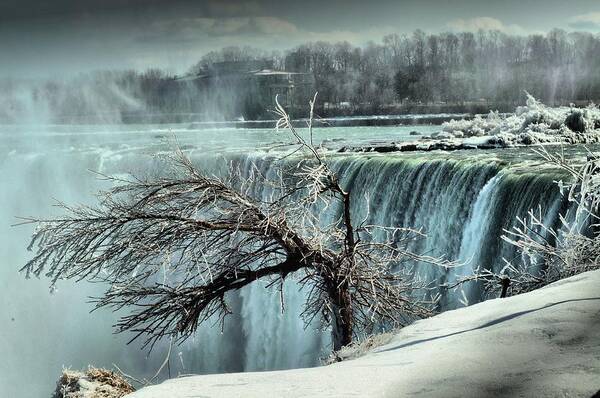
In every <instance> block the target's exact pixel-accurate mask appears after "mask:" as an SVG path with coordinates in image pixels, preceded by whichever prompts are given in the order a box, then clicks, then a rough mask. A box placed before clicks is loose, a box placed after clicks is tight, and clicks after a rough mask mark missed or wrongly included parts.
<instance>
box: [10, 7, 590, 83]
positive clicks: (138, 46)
mask: <svg viewBox="0 0 600 398" xmlns="http://www.w3.org/2000/svg"><path fill="white" fill-rule="evenodd" d="M554 27H558V28H562V29H565V30H567V31H571V30H583V31H589V32H593V33H600V1H599V0H568V1H566V0H503V1H501V0H496V1H481V0H454V1H453V0H445V1H434V0H381V1H378V0H371V1H365V0H360V1H359V0H345V1H344V0H333V1H327V0H305V1H300V0H298V1H288V0H279V1H274V0H255V1H242V0H195V1H194V0H171V1H158V0H45V1H36V0H0V76H22V77H34V76H57V75H69V74H72V73H76V72H78V71H89V70H96V69H106V68H119V69H121V68H135V69H145V68H147V67H151V66H156V67H162V68H167V69H170V70H171V71H173V72H177V73H179V72H182V71H185V70H186V69H187V68H188V67H189V66H191V65H192V64H193V63H194V62H196V61H197V60H198V59H199V58H200V57H201V56H202V54H204V53H206V52H208V51H210V50H214V49H218V48H221V47H224V46H229V45H239V46H244V45H249V46H253V47H260V48H265V49H286V48H290V47H293V46H295V45H297V44H300V43H303V42H307V41H315V40H328V41H338V40H348V41H350V42H352V43H354V44H364V43H366V42H367V41H369V40H374V41H379V40H381V38H382V37H383V36H384V35H385V34H387V33H391V32H397V33H408V32H411V31H413V30H415V29H417V28H420V29H423V30H425V31H428V32H441V31H451V30H454V31H458V30H477V29H479V28H490V29H499V30H502V31H505V32H508V33H516V34H526V33H532V32H546V31H548V30H550V29H552V28H554Z"/></svg>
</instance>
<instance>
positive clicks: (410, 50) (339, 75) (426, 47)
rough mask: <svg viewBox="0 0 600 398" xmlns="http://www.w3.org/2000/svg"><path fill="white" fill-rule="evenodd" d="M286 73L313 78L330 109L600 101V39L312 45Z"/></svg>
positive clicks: (478, 37) (475, 37) (445, 38)
mask: <svg viewBox="0 0 600 398" xmlns="http://www.w3.org/2000/svg"><path fill="white" fill-rule="evenodd" d="M284 65H285V67H286V68H287V69H289V70H294V71H310V72H312V73H313V74H314V76H315V79H316V85H317V87H316V88H317V90H318V91H319V93H320V97H321V100H323V101H329V102H332V103H339V102H344V101H347V102H350V103H356V104H364V103H370V104H373V105H374V106H381V105H385V104H391V103H395V102H417V103H418V102H422V103H432V102H450V103H462V102H467V101H470V102H472V101H482V100H484V101H487V102H497V103H506V102H515V101H522V100H523V98H524V96H523V90H526V91H528V92H529V93H531V94H532V95H533V96H535V97H536V98H539V99H541V100H542V101H544V102H546V103H555V102H564V101H579V100H581V101H586V100H593V99H598V98H600V35H595V36H594V35H592V34H589V33H566V32H564V31H562V30H552V31H551V32H549V33H548V34H546V35H538V34H536V35H530V36H512V35H507V34H504V33H501V32H498V31H479V32H478V33H470V32H465V33H458V34H456V33H442V34H426V33H424V32H422V31H420V30H418V31H416V32H414V33H413V34H412V35H410V36H407V35H396V34H392V35H388V36H385V37H384V38H383V41H382V43H380V44H376V43H369V44H368V45H367V46H365V47H364V48H359V47H354V46H352V45H350V44H348V43H335V44H330V43H324V42H318V43H311V44H307V45H303V46H300V47H298V48H296V49H294V50H292V51H290V52H289V53H287V54H286V55H285V60H284Z"/></svg>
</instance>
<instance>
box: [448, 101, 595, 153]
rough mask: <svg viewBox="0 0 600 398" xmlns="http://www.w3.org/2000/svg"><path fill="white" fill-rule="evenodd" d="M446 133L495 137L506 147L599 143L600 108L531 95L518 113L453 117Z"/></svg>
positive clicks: (461, 135) (456, 135) (460, 135)
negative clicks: (553, 103) (548, 101)
mask: <svg viewBox="0 0 600 398" xmlns="http://www.w3.org/2000/svg"><path fill="white" fill-rule="evenodd" d="M442 131H443V134H445V135H446V136H447V135H450V136H454V137H482V136H494V139H495V141H497V142H498V143H500V144H503V146H508V145H515V144H522V145H531V144H538V143H547V142H565V143H571V144H574V143H585V142H590V141H591V142H596V141H597V139H598V135H599V133H600V109H598V108H597V107H596V106H594V105H590V106H589V107H587V108H585V109H579V108H569V107H559V108H551V107H547V106H545V105H543V104H542V103H540V102H539V101H537V100H536V99H535V98H533V97H532V96H531V95H529V94H527V104H526V105H525V106H521V107H518V108H517V109H516V111H515V113H514V114H509V115H500V114H499V113H498V112H490V113H489V114H488V115H487V116H486V117H482V116H479V115H478V116H476V117H475V118H474V119H472V120H464V119H463V120H451V121H449V122H446V123H443V124H442Z"/></svg>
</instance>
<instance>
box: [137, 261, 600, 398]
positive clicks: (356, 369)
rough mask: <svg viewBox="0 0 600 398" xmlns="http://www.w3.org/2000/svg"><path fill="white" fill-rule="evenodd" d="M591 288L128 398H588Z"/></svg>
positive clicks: (557, 286) (460, 314) (575, 285)
mask: <svg viewBox="0 0 600 398" xmlns="http://www.w3.org/2000/svg"><path fill="white" fill-rule="evenodd" d="M598 286H600V271H590V272H587V273H583V274H579V275H576V276H574V277H571V278H568V279H563V280H561V281H559V282H556V283H554V284H551V285H548V286H546V287H544V288H541V289H539V290H535V291H533V292H530V293H526V294H522V295H519V296H514V297H509V298H506V299H495V300H489V301H486V302H483V303H480V304H475V305H472V306H470V307H467V308H461V309H458V310H454V311H447V312H445V313H442V314H440V315H437V316H435V317H432V318H428V319H424V320H421V321H418V322H415V323H414V324H412V325H410V326H408V327H406V328H404V329H402V330H401V331H400V332H399V333H398V334H397V335H396V336H394V337H393V338H392V339H391V341H390V342H389V343H387V344H386V345H384V346H381V347H378V348H375V349H373V350H372V351H371V352H369V353H368V354H367V355H365V356H363V357H361V358H358V359H355V360H349V361H344V362H340V363H336V364H333V365H329V366H323V367H318V368H310V369H296V370H288V371H277V372H255V373H233V374H217V375H206V376H191V377H185V378H180V379H172V380H168V381H166V382H164V383H162V384H160V385H156V386H151V387H146V388H143V389H141V390H139V391H137V392H135V393H133V394H130V395H127V397H128V398H164V397H169V398H184V397H185V398H188V397H228V398H233V397H248V398H252V397H260V398H262V397H286V398H294V397H351V396H357V397H394V398H397V397H405V396H410V397H413V396H416V397H444V398H447V397H513V396H522V397H587V398H589V397H592V396H593V395H594V394H595V393H597V392H599V390H600V289H598ZM290 344H294V343H293V342H290Z"/></svg>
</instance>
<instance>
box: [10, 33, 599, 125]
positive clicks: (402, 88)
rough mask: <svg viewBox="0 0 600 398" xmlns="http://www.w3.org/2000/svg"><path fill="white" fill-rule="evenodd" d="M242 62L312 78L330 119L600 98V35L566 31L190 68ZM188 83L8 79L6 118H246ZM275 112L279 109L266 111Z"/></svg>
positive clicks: (338, 49) (306, 51)
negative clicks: (26, 89)
mask: <svg viewBox="0 0 600 398" xmlns="http://www.w3.org/2000/svg"><path fill="white" fill-rule="evenodd" d="M236 61H265V63H268V64H270V65H273V67H274V68H275V69H279V70H287V71H292V72H303V73H312V74H313V75H314V79H315V87H314V90H315V91H318V92H319V102H318V108H319V109H318V110H319V111H320V112H321V113H322V114H325V115H330V116H331V115H336V114H365V113H373V114H377V113H397V112H421V113H422V112H428V111H432V110H433V111H451V112H457V111H461V110H472V109H473V108H475V109H476V110H477V111H482V110H485V109H486V108H500V109H511V108H512V107H513V106H514V104H516V103H521V102H523V101H524V98H525V96H524V94H523V91H524V90H526V91H528V92H529V93H531V94H532V95H533V96H535V97H536V98H539V99H540V100H542V101H543V102H545V103H548V104H559V103H560V104H568V103H569V102H578V103H584V102H587V101H593V100H598V99H600V35H593V34H591V33H582V32H573V33H567V32H565V31H562V30H557V29H555V30H552V31H551V32H549V33H547V34H545V35H541V34H533V35H529V36H516V35H508V34H505V33H502V32H498V31H479V32H477V33H471V32H463V33H441V34H427V33H425V32H423V31H420V30H417V31H415V32H414V33H412V34H410V35H398V34H391V35H388V36H385V37H384V38H383V40H382V41H381V42H380V43H373V42H370V43H368V44H367V45H365V46H363V47H358V46H354V45H352V44H350V43H348V42H338V43H328V42H322V41H321V42H314V43H307V44H304V45H301V46H298V47H296V48H293V49H291V50H288V51H285V52H265V51H262V50H257V49H253V48H249V47H244V48H239V47H228V48H224V49H222V50H220V51H214V52H211V53H208V54H206V55H205V56H204V57H202V58H201V59H200V60H199V62H198V63H197V64H196V65H194V66H193V67H191V68H190V71H189V73H188V77H190V76H194V75H196V74H198V73H201V72H202V71H205V70H207V69H210V66H211V65H212V64H215V63H219V62H236ZM181 77H182V76H174V75H172V74H169V73H167V72H165V71H161V70H159V69H150V70H147V71H145V72H136V71H123V72H103V73H96V74H92V75H87V76H81V77H79V78H78V79H75V80H73V81H70V82H49V83H47V84H45V85H41V86H40V85H38V86H36V88H35V90H34V91H32V92H30V93H29V94H28V95H23V92H22V90H20V88H21V85H19V84H17V83H14V82H7V81H4V82H0V90H1V91H0V120H1V119H6V118H9V119H10V115H11V114H12V115H13V118H14V114H15V113H14V111H15V110H23V109H25V110H27V108H28V107H31V106H35V105H36V104H37V103H38V102H40V101H45V102H44V106H45V108H44V111H46V112H48V113H50V114H53V115H55V116H56V115H59V116H60V118H62V120H64V121H77V119H78V118H85V117H87V116H89V115H92V114H93V115H95V116H97V117H100V119H107V118H112V117H115V115H116V118H117V119H119V120H126V121H127V120H130V121H135V120H136V119H139V118H140V117H142V116H143V115H147V116H148V115H153V116H152V117H154V118H155V119H154V120H155V121H166V120H171V121H177V120H188V119H192V120H223V119H232V118H237V117H239V116H246V117H247V115H245V114H244V113H245V112H244V109H243V107H240V106H239V104H238V105H233V104H232V105H231V106H229V105H228V103H229V101H230V100H231V99H235V98H238V99H239V97H240V96H243V95H244V93H240V92H235V90H233V91H232V90H229V91H231V92H219V91H218V90H217V91H215V90H212V91H211V93H208V92H206V90H204V91H203V87H202V86H199V85H198V84H194V82H193V81H189V80H188V81H186V80H181ZM224 91H225V90H224ZM11 93H12V94H15V95H11ZM16 94H19V95H16ZM307 100H308V99H307ZM238 102H239V101H238ZM260 105H261V107H263V106H262V105H263V104H260ZM296 105H297V106H300V104H296ZM253 107H254V108H256V104H254V105H253ZM269 107H272V104H271V103H269V104H264V108H269ZM11 112H12V113H11ZM99 115H100V116H99ZM102 115H104V116H102ZM108 115H110V116H108ZM165 115H168V116H165ZM251 117H258V118H265V117H269V115H268V114H264V113H263V114H253V115H251Z"/></svg>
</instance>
